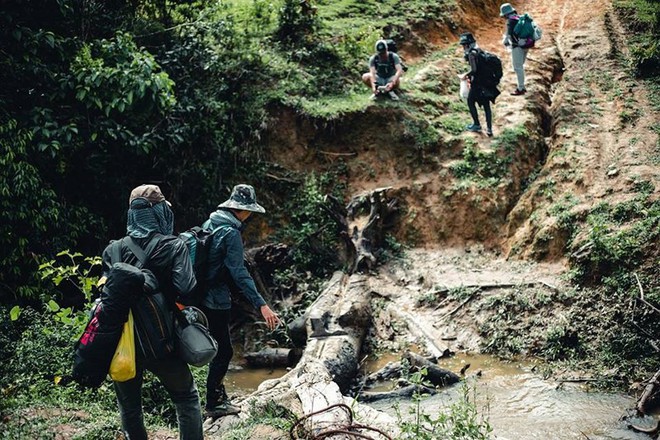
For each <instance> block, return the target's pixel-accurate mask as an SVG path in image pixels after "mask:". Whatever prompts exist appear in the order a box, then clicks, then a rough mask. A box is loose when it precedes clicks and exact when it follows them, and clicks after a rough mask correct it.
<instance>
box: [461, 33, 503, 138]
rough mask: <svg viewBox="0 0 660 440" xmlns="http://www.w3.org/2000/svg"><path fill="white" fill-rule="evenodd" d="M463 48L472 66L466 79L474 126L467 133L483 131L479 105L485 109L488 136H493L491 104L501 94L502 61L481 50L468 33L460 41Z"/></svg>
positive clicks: (469, 127)
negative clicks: (478, 111)
mask: <svg viewBox="0 0 660 440" xmlns="http://www.w3.org/2000/svg"><path fill="white" fill-rule="evenodd" d="M459 43H460V45H461V46H462V47H463V52H464V57H465V60H466V61H467V62H468V63H469V64H470V71H469V72H468V73H466V74H465V76H464V78H465V79H467V80H469V82H470V93H469V94H468V98H467V104H468V108H469V109H470V116H472V124H470V125H468V126H467V127H466V130H467V131H472V132H475V133H478V132H480V131H481V124H480V123H479V114H478V113H477V104H479V105H480V106H482V107H483V108H484V115H485V116H486V134H487V135H488V136H492V135H493V114H492V111H491V108H490V103H491V102H493V103H495V98H497V96H498V95H499V94H500V91H499V90H498V89H497V86H498V84H499V83H500V79H501V78H502V63H501V61H500V59H499V58H498V57H497V56H496V55H494V54H491V53H489V52H486V51H484V50H482V49H480V48H479V47H478V46H477V41H476V40H475V39H474V36H473V35H472V34H471V33H469V32H466V33H464V34H461V36H460V39H459Z"/></svg>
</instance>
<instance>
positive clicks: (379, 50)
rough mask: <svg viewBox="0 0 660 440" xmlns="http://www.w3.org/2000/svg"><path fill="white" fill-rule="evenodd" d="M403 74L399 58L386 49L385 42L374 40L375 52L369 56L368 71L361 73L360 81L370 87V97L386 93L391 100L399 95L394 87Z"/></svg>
mask: <svg viewBox="0 0 660 440" xmlns="http://www.w3.org/2000/svg"><path fill="white" fill-rule="evenodd" d="M401 75H403V67H402V66H401V58H399V55H397V54H395V53H394V52H390V51H389V50H387V42H386V41H385V40H378V42H376V53H375V54H374V55H372V56H371V58H369V72H367V73H365V74H364V75H362V81H363V82H364V83H365V84H366V85H367V86H369V87H370V88H371V91H372V92H373V94H372V95H371V99H376V98H377V97H378V96H379V95H387V96H389V97H390V99H392V100H393V101H398V100H399V97H398V96H397V94H396V93H395V92H394V89H397V88H398V87H399V79H400V78H401Z"/></svg>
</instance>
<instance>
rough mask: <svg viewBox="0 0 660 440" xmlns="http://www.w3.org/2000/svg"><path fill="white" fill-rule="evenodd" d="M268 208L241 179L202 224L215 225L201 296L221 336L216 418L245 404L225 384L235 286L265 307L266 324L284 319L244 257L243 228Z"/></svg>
mask: <svg viewBox="0 0 660 440" xmlns="http://www.w3.org/2000/svg"><path fill="white" fill-rule="evenodd" d="M265 212H266V210H265V209H264V208H263V207H262V206H261V205H259V204H258V203H257V196H256V193H255V191H254V188H253V187H252V186H250V185H244V184H240V185H236V186H235V187H234V189H233V190H232V192H231V196H230V197H229V199H227V200H226V201H224V202H223V203H221V204H220V205H218V208H217V210H216V211H214V212H212V213H211V215H210V216H209V219H208V220H207V221H206V222H204V224H203V225H202V228H204V229H206V230H209V231H213V241H212V243H211V247H210V249H209V256H208V265H209V269H208V274H207V279H206V281H207V286H208V291H207V293H206V295H205V296H204V300H203V302H202V310H203V311H204V313H205V314H206V316H207V318H208V320H209V330H210V331H211V335H213V337H214V338H215V339H216V340H217V341H218V354H217V355H216V357H215V358H214V359H213V360H212V361H211V364H210V366H209V372H208V376H207V380H206V404H205V410H206V411H205V414H206V416H207V417H212V418H217V417H222V416H226V415H230V414H237V413H238V412H240V409H239V408H238V407H236V406H234V405H232V404H231V402H230V401H229V398H228V396H227V393H226V391H225V387H224V384H223V382H224V378H225V374H226V373H227V370H228V368H229V362H230V361H231V358H232V356H233V354H234V350H233V348H232V346H231V335H230V333H229V322H230V318H231V291H230V287H229V286H230V283H233V284H234V285H235V286H236V288H237V289H238V290H240V292H241V293H242V294H243V295H245V297H246V298H247V299H248V301H249V302H250V303H251V304H252V305H253V306H254V308H255V309H257V310H259V311H260V312H261V315H262V316H263V318H264V320H265V321H266V325H267V326H268V328H269V329H271V330H273V329H274V328H275V327H277V325H278V324H279V322H280V320H279V318H278V316H277V314H275V312H273V311H272V310H271V309H270V307H269V306H268V305H267V304H266V301H264V299H263V297H262V296H261V295H260V294H259V292H258V291H257V288H256V286H255V283H254V280H253V279H252V276H251V275H250V273H249V272H248V270H247V268H246V267H245V263H244V260H243V241H242V239H241V230H242V229H243V227H244V224H245V221H246V220H247V219H248V218H249V217H250V216H251V215H252V213H259V214H263V213H265Z"/></svg>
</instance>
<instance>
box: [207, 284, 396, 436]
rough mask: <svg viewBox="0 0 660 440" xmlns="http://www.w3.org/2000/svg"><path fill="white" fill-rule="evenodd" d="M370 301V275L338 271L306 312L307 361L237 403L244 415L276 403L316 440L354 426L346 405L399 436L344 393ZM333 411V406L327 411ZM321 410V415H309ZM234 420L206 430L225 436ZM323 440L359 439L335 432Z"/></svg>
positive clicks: (360, 419) (359, 418)
mask: <svg viewBox="0 0 660 440" xmlns="http://www.w3.org/2000/svg"><path fill="white" fill-rule="evenodd" d="M370 300H371V289H370V287H369V284H368V279H367V277H366V276H365V275H361V274H353V275H346V274H344V273H341V272H336V273H335V274H334V275H333V277H332V279H331V280H330V281H329V282H328V284H327V285H326V287H325V289H324V290H323V292H322V293H321V295H320V296H319V297H318V298H317V300H316V301H314V303H312V305H310V306H309V308H308V310H307V312H306V313H305V316H306V319H305V325H306V333H307V335H308V337H307V344H306V346H305V349H304V351H303V354H302V358H301V359H300V361H299V362H298V364H297V365H296V366H295V367H294V368H293V369H292V370H291V371H289V372H288V373H287V374H286V375H284V376H282V377H281V378H279V379H273V380H267V381H265V382H263V383H262V384H261V385H260V386H259V388H258V389H257V391H255V392H254V393H253V394H251V395H250V396H248V397H247V398H245V399H244V400H242V401H237V402H236V403H238V404H240V405H241V407H242V408H243V410H244V411H243V413H244V414H247V413H248V411H247V409H248V408H249V407H250V406H256V407H260V406H265V405H266V404H267V403H268V402H274V403H275V404H278V405H281V406H282V407H284V408H287V409H288V410H290V411H292V412H293V413H294V414H295V415H296V416H297V417H299V418H305V420H304V422H303V423H301V424H300V426H299V428H298V429H302V430H304V431H305V432H307V433H308V436H307V437H304V436H303V437H300V438H309V439H313V438H315V437H318V436H323V433H324V432H328V431H333V430H335V429H337V427H342V428H346V427H347V426H351V424H352V422H353V417H352V416H351V415H350V414H347V412H346V411H345V409H343V407H341V406H339V404H347V405H349V406H350V407H351V408H352V409H353V410H354V412H355V421H356V422H357V423H361V424H363V425H370V426H377V427H378V428H379V429H380V430H382V431H384V432H386V433H388V435H396V434H397V433H398V427H397V425H396V421H395V420H394V419H393V418H392V417H390V416H388V415H386V414H384V413H381V412H379V411H375V410H373V409H371V408H368V407H366V406H363V405H360V404H358V403H357V402H354V401H353V399H351V398H348V397H345V396H344V395H343V394H342V392H343V391H346V390H347V389H348V386H349V384H350V382H351V381H352V380H353V378H354V377H355V376H356V374H357V372H358V364H359V360H360V358H361V356H360V354H361V347H362V343H363V342H364V338H365V336H366V331H367V328H368V327H369V323H370V319H371V310H370ZM329 407H333V408H332V409H331V410H328V411H322V410H324V409H326V408H329ZM316 412H319V413H318V414H316V415H313V416H309V415H310V414H312V413H316ZM232 419H234V421H235V420H236V419H237V417H236V416H231V417H223V418H221V419H218V420H217V421H215V422H213V423H212V424H210V425H207V427H206V432H207V433H209V434H210V435H212V434H213V433H215V432H222V430H224V429H226V426H224V425H225V424H231V423H232ZM365 421H366V423H365ZM366 431H368V430H366ZM358 432H359V429H358ZM369 435H370V436H371V437H372V438H386V437H375V436H377V435H380V434H377V433H376V434H374V433H373V432H370V434H369ZM319 438H320V437H319ZM323 438H332V439H348V438H354V437H350V436H348V435H346V434H336V435H335V434H333V435H332V436H331V437H328V436H325V437H323Z"/></svg>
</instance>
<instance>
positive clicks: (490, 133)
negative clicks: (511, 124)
mask: <svg viewBox="0 0 660 440" xmlns="http://www.w3.org/2000/svg"><path fill="white" fill-rule="evenodd" d="M486 134H487V135H488V137H493V129H492V128H490V127H489V128H488V129H487V130H486Z"/></svg>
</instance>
